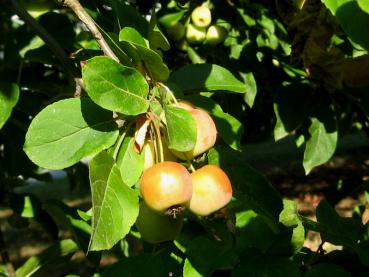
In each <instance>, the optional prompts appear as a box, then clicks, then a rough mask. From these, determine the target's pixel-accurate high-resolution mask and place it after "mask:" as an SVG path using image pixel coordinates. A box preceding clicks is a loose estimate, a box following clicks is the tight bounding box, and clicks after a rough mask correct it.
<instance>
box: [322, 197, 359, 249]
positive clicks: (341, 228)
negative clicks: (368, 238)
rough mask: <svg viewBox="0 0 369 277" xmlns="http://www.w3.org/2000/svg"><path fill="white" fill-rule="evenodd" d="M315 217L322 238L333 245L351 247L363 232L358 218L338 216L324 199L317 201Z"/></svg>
mask: <svg viewBox="0 0 369 277" xmlns="http://www.w3.org/2000/svg"><path fill="white" fill-rule="evenodd" d="M316 217H317V221H318V222H319V224H320V226H319V229H320V230H319V231H320V235H321V237H322V240H324V241H328V242H330V243H333V244H335V245H343V246H351V247H352V246H354V245H355V244H356V243H357V242H358V240H359V239H360V238H361V236H362V234H363V227H362V224H361V222H360V221H359V220H358V219H355V218H344V217H340V216H339V215H338V214H337V212H336V211H335V210H334V209H333V208H332V207H331V206H330V205H329V204H328V202H327V201H326V200H322V201H321V202H320V203H319V205H318V207H317V209H316Z"/></svg>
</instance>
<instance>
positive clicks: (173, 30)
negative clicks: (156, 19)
mask: <svg viewBox="0 0 369 277" xmlns="http://www.w3.org/2000/svg"><path fill="white" fill-rule="evenodd" d="M166 30H167V34H168V37H169V38H171V39H172V40H174V41H179V40H181V39H182V38H183V37H184V36H185V32H186V31H185V27H184V25H183V24H182V23H181V22H173V23H172V24H170V25H169V26H168V27H166Z"/></svg>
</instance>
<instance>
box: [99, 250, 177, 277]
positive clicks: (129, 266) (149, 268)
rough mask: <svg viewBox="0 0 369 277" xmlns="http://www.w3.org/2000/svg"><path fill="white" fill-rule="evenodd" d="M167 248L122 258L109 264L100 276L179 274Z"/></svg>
mask: <svg viewBox="0 0 369 277" xmlns="http://www.w3.org/2000/svg"><path fill="white" fill-rule="evenodd" d="M168 252H169V251H168V249H161V250H160V251H156V252H153V253H149V254H148V253H145V254H141V255H138V256H131V257H128V258H123V259H122V260H120V261H119V262H117V263H115V264H113V265H111V266H109V267H108V268H107V269H106V270H105V271H104V272H103V274H102V277H116V276H120V277H131V276H150V277H162V276H170V275H172V276H180V272H179V270H180V267H179V264H178V262H177V261H176V260H175V259H174V258H173V256H171V255H170V253H168Z"/></svg>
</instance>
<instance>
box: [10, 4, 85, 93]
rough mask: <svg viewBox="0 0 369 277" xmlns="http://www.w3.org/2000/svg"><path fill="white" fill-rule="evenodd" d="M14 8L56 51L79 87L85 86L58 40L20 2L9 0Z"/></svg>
mask: <svg viewBox="0 0 369 277" xmlns="http://www.w3.org/2000/svg"><path fill="white" fill-rule="evenodd" d="M9 1H10V3H11V6H12V8H13V9H14V11H15V13H16V14H17V15H18V16H19V18H21V19H22V20H23V21H24V22H25V23H26V24H27V25H28V26H29V27H30V28H31V29H32V30H33V31H34V32H35V33H36V34H37V35H38V36H39V37H40V38H41V39H42V40H43V41H44V42H45V43H46V45H47V46H48V47H49V48H50V50H51V51H52V52H53V53H54V55H55V56H56V58H57V59H58V60H59V61H60V62H61V64H62V65H63V67H64V69H65V71H66V73H67V74H68V75H69V76H70V77H71V78H72V79H74V81H75V82H76V85H77V89H78V88H79V87H83V82H82V79H80V73H79V71H78V70H77V68H76V67H75V66H74V65H73V63H72V62H71V60H70V58H69V57H68V55H67V53H65V51H64V49H63V48H62V47H61V46H60V44H59V43H58V41H57V40H56V39H55V38H54V37H53V36H51V35H50V34H49V32H48V31H47V30H46V29H45V28H44V27H43V26H42V25H41V24H40V23H38V21H36V20H35V19H34V18H33V17H32V16H31V15H30V14H29V13H28V12H27V11H26V10H25V9H24V8H23V7H22V6H21V5H19V3H18V2H17V0H9Z"/></svg>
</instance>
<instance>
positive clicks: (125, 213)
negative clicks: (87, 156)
mask: <svg viewBox="0 0 369 277" xmlns="http://www.w3.org/2000/svg"><path fill="white" fill-rule="evenodd" d="M90 182H91V193H92V207H93V216H92V235H91V241H90V246H89V249H90V250H91V251H98V250H105V249H110V248H112V247H113V246H114V245H115V244H116V243H117V242H118V241H119V240H121V239H123V238H124V237H125V236H126V235H127V234H128V232H129V231H130V229H131V227H132V225H133V224H134V223H135V221H136V218H137V216H138V195H137V194H136V192H135V191H134V190H133V189H131V188H129V187H128V186H127V185H126V184H124V183H123V181H122V178H121V175H120V171H119V168H118V167H117V166H116V165H115V164H114V160H113V158H112V157H111V156H109V155H108V154H107V153H106V152H105V151H103V152H101V153H100V154H98V155H97V156H96V157H94V158H93V159H92V160H91V162H90Z"/></svg>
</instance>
